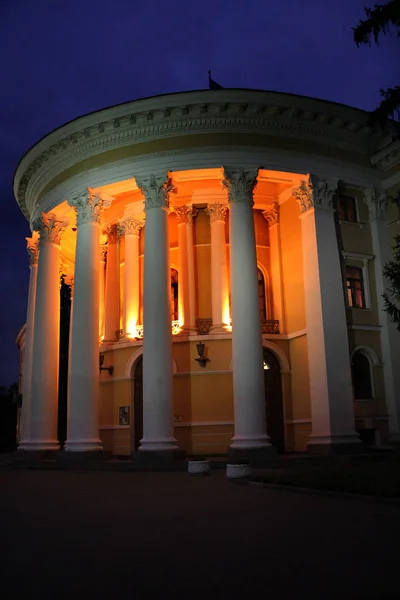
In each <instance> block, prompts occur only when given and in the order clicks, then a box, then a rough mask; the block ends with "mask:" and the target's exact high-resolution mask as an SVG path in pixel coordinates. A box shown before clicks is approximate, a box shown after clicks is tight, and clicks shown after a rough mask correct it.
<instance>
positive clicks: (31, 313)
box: [18, 231, 39, 450]
mask: <svg viewBox="0 0 400 600" xmlns="http://www.w3.org/2000/svg"><path fill="white" fill-rule="evenodd" d="M26 242H27V250H28V254H29V262H30V271H31V272H30V277H29V292H28V309H27V313H26V329H25V348H24V363H23V375H22V413H21V438H20V441H19V444H18V449H19V450H25V444H26V443H27V442H29V433H30V405H31V391H32V390H31V384H32V357H33V334H34V331H33V323H34V318H35V300H36V282H37V271H38V268H37V267H38V258H39V234H38V232H37V231H34V232H33V233H32V237H30V238H26Z"/></svg>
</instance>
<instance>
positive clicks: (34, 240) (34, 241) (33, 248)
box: [25, 231, 39, 267]
mask: <svg viewBox="0 0 400 600" xmlns="http://www.w3.org/2000/svg"><path fill="white" fill-rule="evenodd" d="M25 239H26V249H27V252H28V256H29V266H30V267H37V264H38V260H39V233H38V232H37V231H33V232H32V237H27V238H25Z"/></svg>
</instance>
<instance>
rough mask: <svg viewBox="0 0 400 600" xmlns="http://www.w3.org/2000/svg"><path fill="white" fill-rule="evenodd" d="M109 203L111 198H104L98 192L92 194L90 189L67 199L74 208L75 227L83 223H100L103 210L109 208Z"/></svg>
mask: <svg viewBox="0 0 400 600" xmlns="http://www.w3.org/2000/svg"><path fill="white" fill-rule="evenodd" d="M111 203H112V199H111V198H108V199H107V200H105V199H104V198H102V197H101V196H100V194H93V193H92V192H91V191H90V190H88V191H85V192H82V193H81V194H78V195H77V196H74V197H73V198H71V199H70V200H68V204H69V206H72V207H73V208H75V211H76V225H77V227H79V225H84V224H85V223H100V218H101V214H102V212H103V210H104V209H105V208H109V206H111Z"/></svg>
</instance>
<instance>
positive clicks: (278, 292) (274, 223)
mask: <svg viewBox="0 0 400 600" xmlns="http://www.w3.org/2000/svg"><path fill="white" fill-rule="evenodd" d="M263 215H264V217H265V219H266V220H267V222H268V225H269V245H270V262H271V283H272V303H273V315H274V319H277V320H278V321H279V331H280V333H283V332H284V331H285V322H284V310H283V294H282V267H281V237H280V224H279V205H278V204H276V205H275V206H274V207H273V208H271V209H270V210H268V211H265V212H264V213H263Z"/></svg>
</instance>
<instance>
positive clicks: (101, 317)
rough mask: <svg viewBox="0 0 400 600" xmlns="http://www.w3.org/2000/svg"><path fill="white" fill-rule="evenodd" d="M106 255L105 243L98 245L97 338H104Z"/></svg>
mask: <svg viewBox="0 0 400 600" xmlns="http://www.w3.org/2000/svg"><path fill="white" fill-rule="evenodd" d="M106 256H107V245H106V244H101V245H100V270H99V339H100V340H101V341H103V339H104V302H105V283H106Z"/></svg>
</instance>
